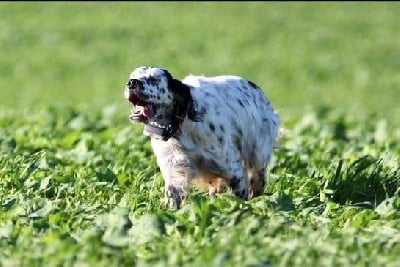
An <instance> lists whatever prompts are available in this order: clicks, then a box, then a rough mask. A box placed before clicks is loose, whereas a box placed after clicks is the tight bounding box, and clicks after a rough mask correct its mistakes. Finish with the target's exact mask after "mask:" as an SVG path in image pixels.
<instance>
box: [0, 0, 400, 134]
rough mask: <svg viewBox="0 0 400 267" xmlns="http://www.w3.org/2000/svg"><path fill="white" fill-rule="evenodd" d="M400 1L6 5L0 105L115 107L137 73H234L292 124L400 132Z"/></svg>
mask: <svg viewBox="0 0 400 267" xmlns="http://www.w3.org/2000/svg"><path fill="white" fill-rule="evenodd" d="M399 14H400V4H399V3H389V2H387V3H378V2H375V3H372V2H352V3H347V2H334V3H314V2H308V3H307V2H303V3H295V2H238V3H237V2H217V3H214V2H213V3H211V2H198V3H197V2H180V3H177V2H166V3H164V2H148V3H146V2H116V3H112V2H107V3H100V2H91V3H89V2H85V3H83V2H81V3H73V2H69V3H68V2H41V3H33V2H30V3H28V2H24V3H23V2H19V3H13V2H8V3H1V4H0V44H1V49H0V83H1V84H0V107H2V108H3V109H5V110H13V111H20V110H24V111H27V112H35V110H38V109H42V108H48V107H53V108H61V107H65V106H74V107H76V108H78V109H80V110H82V111H85V110H87V111H90V110H92V111H93V110H97V109H101V108H102V107H104V106H108V105H114V106H116V107H117V108H118V109H120V110H121V112H120V113H118V114H120V115H121V116H127V114H128V113H129V109H130V107H129V105H128V103H126V102H125V100H124V99H123V94H122V91H123V87H124V84H125V82H126V80H127V78H128V75H129V73H130V72H131V71H132V69H134V68H136V67H138V66H141V65H153V66H162V67H165V68H167V69H168V70H169V71H170V72H171V73H172V74H173V75H174V76H175V77H176V78H179V79H182V78H184V77H185V76H186V75H188V74H191V73H193V74H204V75H210V76H213V75H218V74H234V75H240V76H243V77H245V78H247V79H249V80H252V81H254V82H255V83H257V84H258V85H259V86H261V87H262V88H263V89H264V90H265V92H266V93H267V95H268V96H269V97H270V99H271V100H272V103H273V105H274V107H275V108H276V109H277V110H278V111H279V112H280V113H281V115H282V117H283V121H285V119H286V118H287V119H289V118H293V117H298V116H301V115H302V114H304V113H306V112H308V111H309V110H310V109H312V110H327V109H328V110H338V111H340V112H343V113H344V114H346V115H347V116H350V117H352V118H354V119H362V120H365V119H367V120H368V119H369V118H371V119H374V120H377V121H378V120H381V119H384V120H387V122H388V126H389V127H392V128H393V127H395V128H397V127H399V126H400V119H399V114H400V106H399V105H398V103H397V102H398V101H399V96H400V26H399V25H400V16H399Z"/></svg>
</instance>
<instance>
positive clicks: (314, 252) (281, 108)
mask: <svg viewBox="0 0 400 267" xmlns="http://www.w3.org/2000/svg"><path fill="white" fill-rule="evenodd" d="M399 14H400V4H399V3H389V2H387V3H378V2H375V3H371V2H368V3H367V2H353V3H346V2H336V3H311V2H309V3H307V2H304V3H293V2H292V3H284V2H281V3H278V2H276V3H274V2H249V3H245V2H241V3H233V2H231V3H230V2H219V3H211V2H199V3H196V2H183V3H174V2H168V3H162V2H149V3H145V2H131V3H129V2H118V3H112V2H108V3H99V2H97V3H95V2H93V3H89V2H86V3H83V2H81V3H72V2H41V3H28V2H25V3H23V2H19V3H12V2H8V3H1V4H0V47H1V49H0V266H5V267H8V266H374V267H375V266H399V265H400V162H399V157H400V145H399V143H400V105H399V104H398V101H399V98H400V71H399V70H400V38H399V36H400V27H399V25H400V16H399ZM141 65H152V66H161V67H165V68H167V69H168V70H169V71H170V72H171V73H172V74H173V75H174V76H175V77H176V78H179V79H181V78H183V77H185V76H186V75H187V74H191V73H193V74H204V75H210V76H211V75H218V74H234V75H240V76H243V77H245V78H247V79H249V80H252V81H254V82H255V83H257V84H258V85H259V86H260V87H262V88H263V89H264V91H265V92H266V94H267V95H268V97H269V98H270V99H271V101H272V103H273V106H274V108H275V109H277V110H278V112H279V113H280V115H281V120H282V126H283V127H285V128H286V129H287V130H288V131H289V134H288V135H287V136H286V137H285V138H284V139H282V140H280V148H278V149H276V150H275V151H274V156H273V160H272V162H271V167H270V169H269V171H268V174H267V176H268V185H267V186H266V188H265V192H264V194H263V195H262V196H260V197H257V198H255V199H252V200H250V201H247V202H246V201H242V200H240V199H238V198H236V197H234V196H233V194H232V193H231V192H230V191H228V192H226V193H224V194H222V195H220V196H219V197H218V198H216V199H209V198H208V196H207V195H206V194H205V193H202V192H199V191H196V190H193V191H192V192H191V195H190V198H189V199H188V203H187V205H186V206H185V207H184V208H183V209H180V210H169V209H165V208H162V207H161V206H160V197H161V196H162V195H163V191H162V190H163V179H162V177H161V175H160V173H159V170H158V168H157V165H156V162H155V158H154V156H153V153H152V151H151V149H150V144H149V140H148V139H147V138H146V137H144V136H142V126H141V125H133V124H131V123H130V122H129V120H128V114H129V112H130V109H131V106H130V104H128V103H127V102H126V101H125V100H124V98H123V89H124V85H125V83H126V81H127V78H128V76H129V73H130V72H131V71H132V70H133V69H134V68H136V67H138V66H141Z"/></svg>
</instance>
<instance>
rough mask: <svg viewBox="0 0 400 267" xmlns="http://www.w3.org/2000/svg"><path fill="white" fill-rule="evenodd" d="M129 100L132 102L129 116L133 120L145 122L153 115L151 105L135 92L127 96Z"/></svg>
mask: <svg viewBox="0 0 400 267" xmlns="http://www.w3.org/2000/svg"><path fill="white" fill-rule="evenodd" d="M128 100H129V102H131V103H132V105H133V109H132V112H131V114H130V115H129V118H130V119H131V120H132V121H135V122H147V120H148V119H150V118H151V116H152V115H153V105H152V104H151V103H148V102H146V101H144V100H142V99H140V98H139V97H138V96H137V95H136V94H130V95H129V98H128Z"/></svg>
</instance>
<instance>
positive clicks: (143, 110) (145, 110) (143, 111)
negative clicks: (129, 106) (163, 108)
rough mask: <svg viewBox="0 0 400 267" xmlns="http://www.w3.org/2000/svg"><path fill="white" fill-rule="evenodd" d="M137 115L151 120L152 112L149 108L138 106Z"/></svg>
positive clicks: (136, 108)
mask: <svg viewBox="0 0 400 267" xmlns="http://www.w3.org/2000/svg"><path fill="white" fill-rule="evenodd" d="M135 113H139V114H140V115H142V116H144V117H146V118H149V117H150V115H151V111H150V109H149V108H148V107H147V106H136V107H135Z"/></svg>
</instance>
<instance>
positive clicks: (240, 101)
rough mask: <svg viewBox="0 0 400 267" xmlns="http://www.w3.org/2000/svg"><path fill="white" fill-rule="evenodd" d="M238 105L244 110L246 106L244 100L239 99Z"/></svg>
mask: <svg viewBox="0 0 400 267" xmlns="http://www.w3.org/2000/svg"><path fill="white" fill-rule="evenodd" d="M238 103H239V105H240V106H241V107H242V108H244V104H243V102H242V100H240V99H238Z"/></svg>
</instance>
